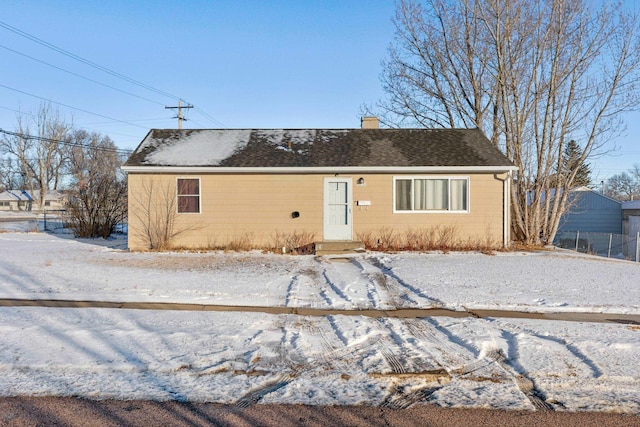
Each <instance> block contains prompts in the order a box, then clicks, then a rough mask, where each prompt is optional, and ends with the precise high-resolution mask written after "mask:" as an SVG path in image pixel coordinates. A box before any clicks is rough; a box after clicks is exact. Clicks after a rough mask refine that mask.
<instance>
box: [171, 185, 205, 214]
mask: <svg viewBox="0 0 640 427" xmlns="http://www.w3.org/2000/svg"><path fill="white" fill-rule="evenodd" d="M181 179H197V180H198V212H180V196H195V194H178V189H179V188H180V187H179V184H178V182H179V181H180V180H181ZM176 213H177V214H178V215H200V214H202V180H201V179H200V177H197V178H195V177H192V176H178V177H176Z"/></svg>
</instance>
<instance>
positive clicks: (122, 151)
mask: <svg viewBox="0 0 640 427" xmlns="http://www.w3.org/2000/svg"><path fill="white" fill-rule="evenodd" d="M0 133H3V134H5V135H10V136H17V137H18V138H23V139H33V140H36V141H42V142H49V143H53V144H63V145H68V146H70V147H80V148H86V149H89V150H97V151H109V152H112V153H118V154H126V155H129V154H131V153H132V152H133V151H132V150H125V149H123V148H117V147H114V148H111V147H95V146H92V145H87V144H82V143H81V142H73V141H64V140H61V139H53V138H45V137H42V136H35V135H27V134H24V133H19V132H11V131H8V130H4V129H1V128H0Z"/></svg>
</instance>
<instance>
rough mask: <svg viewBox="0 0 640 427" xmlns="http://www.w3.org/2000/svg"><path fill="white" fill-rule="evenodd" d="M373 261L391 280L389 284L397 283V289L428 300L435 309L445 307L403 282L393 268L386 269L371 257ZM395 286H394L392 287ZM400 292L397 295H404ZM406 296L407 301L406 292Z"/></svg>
mask: <svg viewBox="0 0 640 427" xmlns="http://www.w3.org/2000/svg"><path fill="white" fill-rule="evenodd" d="M369 259H370V260H371V263H372V264H373V265H374V266H375V267H376V268H378V269H379V270H380V272H381V273H382V274H384V275H385V276H387V277H388V278H389V279H391V280H389V279H387V280H388V281H389V282H388V283H395V284H397V285H396V286H397V289H402V290H408V291H410V292H411V293H413V294H415V295H417V296H418V297H420V298H421V299H424V300H427V302H428V303H429V304H430V306H431V307H435V308H442V307H445V304H444V302H442V301H440V300H439V299H437V298H433V297H430V296H429V295H426V294H425V293H424V292H423V291H422V290H421V289H418V288H416V287H414V286H411V285H410V284H408V283H407V282H405V281H404V280H402V278H401V277H399V276H398V275H397V274H396V273H395V272H394V271H393V269H392V268H389V267H386V266H385V265H384V264H383V263H382V261H381V260H380V259H379V258H377V257H370V258H369ZM392 286H393V285H392ZM402 290H401V291H399V292H397V293H396V295H398V296H401V295H403V291H402ZM404 295H406V298H405V300H407V299H409V298H410V297H409V294H408V293H406V291H405V292H404ZM416 303H417V304H418V303H419V302H418V301H416Z"/></svg>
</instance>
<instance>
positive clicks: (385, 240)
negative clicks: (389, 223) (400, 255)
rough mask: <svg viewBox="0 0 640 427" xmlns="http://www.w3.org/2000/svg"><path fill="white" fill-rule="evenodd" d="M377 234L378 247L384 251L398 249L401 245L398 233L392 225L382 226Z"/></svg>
mask: <svg viewBox="0 0 640 427" xmlns="http://www.w3.org/2000/svg"><path fill="white" fill-rule="evenodd" d="M377 235H378V239H377V247H378V248H379V249H380V250H382V251H389V250H398V249H399V248H398V247H399V246H401V245H400V244H399V243H400V238H399V235H398V233H397V232H396V231H395V230H394V229H393V228H391V227H382V228H380V229H379V230H378V234H377Z"/></svg>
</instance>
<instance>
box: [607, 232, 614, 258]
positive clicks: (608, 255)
mask: <svg viewBox="0 0 640 427" xmlns="http://www.w3.org/2000/svg"><path fill="white" fill-rule="evenodd" d="M611 239H613V234H611V233H609V249H608V250H607V258H611Z"/></svg>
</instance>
